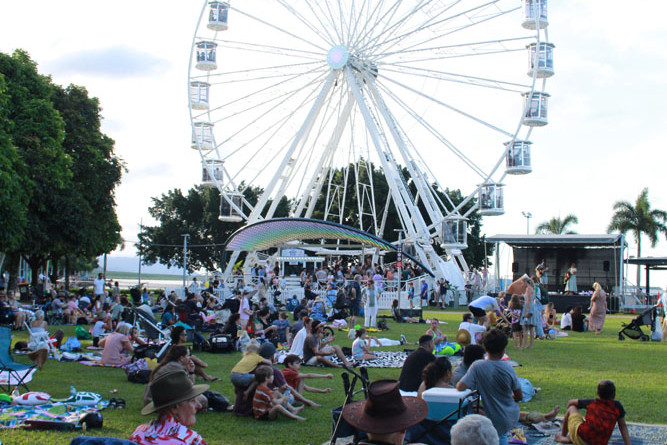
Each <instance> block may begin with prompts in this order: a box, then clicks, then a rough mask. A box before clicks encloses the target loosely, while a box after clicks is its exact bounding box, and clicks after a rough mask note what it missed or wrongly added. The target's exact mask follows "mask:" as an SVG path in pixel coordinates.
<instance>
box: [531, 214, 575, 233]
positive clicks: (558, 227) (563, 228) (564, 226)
mask: <svg viewBox="0 0 667 445" xmlns="http://www.w3.org/2000/svg"><path fill="white" fill-rule="evenodd" d="M578 223H579V218H577V217H576V216H575V215H573V214H572V213H569V214H567V215H565V218H563V219H561V217H560V216H554V217H553V218H551V219H550V220H549V221H544V222H543V223H541V224H540V225H539V226H537V228H536V229H535V233H539V234H545V235H547V234H552V235H564V234H574V233H577V232H575V231H574V230H570V226H571V225H573V224H578Z"/></svg>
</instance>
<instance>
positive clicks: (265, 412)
mask: <svg viewBox="0 0 667 445" xmlns="http://www.w3.org/2000/svg"><path fill="white" fill-rule="evenodd" d="M271 383H273V371H271V368H270V367H268V366H261V367H259V368H257V369H256V370H255V384H256V385H257V390H256V391H255V397H254V398H253V399H252V412H253V414H254V416H255V419H257V420H275V419H276V418H277V417H278V414H282V415H283V416H285V417H287V418H289V419H294V420H301V421H305V420H306V419H305V417H301V416H299V415H297V414H298V413H299V412H300V411H301V410H302V409H303V406H300V407H299V408H295V407H293V406H292V405H290V403H289V400H288V399H287V397H285V396H284V395H282V394H280V392H279V391H271V390H270V389H269V387H268V386H267V385H269V384H271Z"/></svg>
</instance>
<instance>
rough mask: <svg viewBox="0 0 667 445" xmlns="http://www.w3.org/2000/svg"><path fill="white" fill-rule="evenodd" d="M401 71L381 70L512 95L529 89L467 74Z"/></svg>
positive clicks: (415, 69) (407, 69) (420, 69)
mask: <svg viewBox="0 0 667 445" xmlns="http://www.w3.org/2000/svg"><path fill="white" fill-rule="evenodd" d="M400 68H401V69H396V68H394V69H392V68H390V67H384V68H383V69H382V71H383V72H385V73H387V72H388V73H397V74H407V75H410V76H416V77H424V78H427V79H436V80H442V81H446V82H455V83H461V84H465V85H468V86H474V87H482V88H493V89H497V90H503V91H508V92H512V93H522V92H524V91H526V89H527V88H529V85H527V84H519V83H512V82H505V81H502V80H498V79H491V78H485V77H476V76H469V75H467V74H458V73H449V72H446V71H437V70H429V69H425V68H417V67H400Z"/></svg>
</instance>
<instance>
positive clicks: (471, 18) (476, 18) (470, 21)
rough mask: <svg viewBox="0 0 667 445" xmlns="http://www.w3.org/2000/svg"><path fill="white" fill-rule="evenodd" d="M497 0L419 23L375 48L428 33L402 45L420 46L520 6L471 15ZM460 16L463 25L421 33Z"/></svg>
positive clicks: (512, 10)
mask: <svg viewBox="0 0 667 445" xmlns="http://www.w3.org/2000/svg"><path fill="white" fill-rule="evenodd" d="M498 1H499V0H493V1H490V2H487V3H484V4H481V5H478V6H476V7H474V8H470V9H467V10H465V11H461V12H458V13H456V14H454V15H452V16H449V17H445V18H443V19H440V20H434V21H432V22H430V23H429V22H427V23H424V24H420V25H419V26H418V27H417V28H414V29H410V30H408V31H406V32H405V33H403V34H399V35H397V36H395V37H393V38H391V39H388V40H386V41H384V42H382V44H381V45H379V46H378V47H377V49H378V51H380V52H386V51H387V50H388V49H390V48H392V47H394V46H396V45H398V44H399V43H401V42H402V41H404V40H405V39H407V38H408V37H412V36H413V35H420V36H421V35H429V36H430V37H429V38H426V39H422V40H419V41H416V42H414V43H411V44H410V45H409V46H405V47H403V49H405V50H409V49H411V48H416V47H420V46H422V45H425V44H427V43H429V42H432V41H436V40H439V39H442V38H444V37H447V36H449V35H451V34H453V33H455V32H459V31H462V30H464V29H467V28H470V27H472V26H475V25H478V24H480V23H484V22H486V21H489V20H493V19H496V18H498V17H502V16H504V15H505V14H508V13H511V12H514V11H516V10H518V9H520V8H513V9H509V10H506V11H503V10H498V12H497V13H494V14H489V15H473V14H475V13H479V12H480V11H483V10H484V9H486V8H488V7H490V6H494V5H495V4H496V3H498ZM462 17H466V18H467V23H465V24H464V25H460V26H458V27H454V29H451V30H449V31H447V32H433V33H432V34H426V33H423V31H425V30H431V31H434V28H435V27H437V26H440V25H444V24H446V23H448V22H453V21H454V20H456V19H459V18H462ZM385 47H386V48H385ZM378 51H375V52H378Z"/></svg>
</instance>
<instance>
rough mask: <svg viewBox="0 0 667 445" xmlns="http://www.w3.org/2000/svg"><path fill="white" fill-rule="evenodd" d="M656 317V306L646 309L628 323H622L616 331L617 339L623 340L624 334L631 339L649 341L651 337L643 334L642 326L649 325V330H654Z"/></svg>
mask: <svg viewBox="0 0 667 445" xmlns="http://www.w3.org/2000/svg"><path fill="white" fill-rule="evenodd" d="M657 317H658V307H657V306H653V307H651V308H648V309H646V310H645V311H644V312H642V313H641V314H639V315H638V316H637V317H635V318H634V320H632V321H631V322H630V324H625V323H623V328H622V329H621V330H620V331H618V339H619V340H625V338H624V337H623V336H624V335H625V336H626V337H628V338H631V339H632V340H637V339H639V340H641V341H649V340H650V339H651V337H649V336H648V335H646V334H644V332H643V331H642V328H641V327H642V326H650V327H651V332H653V331H655V320H656V318H657Z"/></svg>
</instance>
